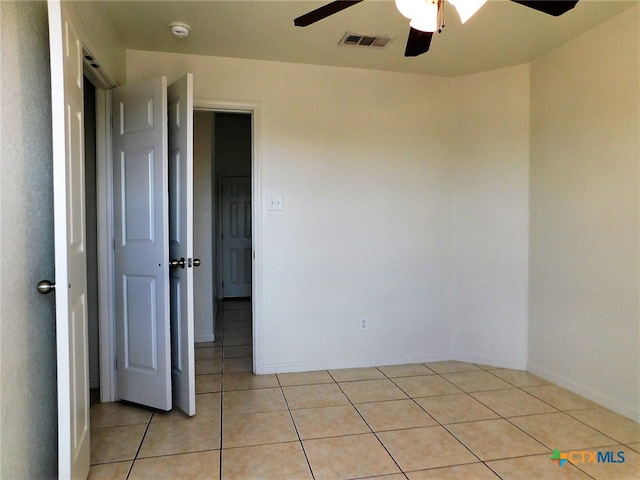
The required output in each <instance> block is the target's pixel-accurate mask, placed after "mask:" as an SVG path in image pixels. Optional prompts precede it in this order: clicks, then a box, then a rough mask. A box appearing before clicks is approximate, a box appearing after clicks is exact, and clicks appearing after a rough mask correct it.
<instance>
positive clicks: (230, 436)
mask: <svg viewBox="0 0 640 480" xmlns="http://www.w3.org/2000/svg"><path fill="white" fill-rule="evenodd" d="M296 440H298V434H297V433H296V429H295V428H294V426H293V422H292V421H291V415H290V414H289V412H288V411H281V412H263V413H249V414H245V415H226V416H225V417H224V419H223V421H222V448H232V447H248V446H251V445H264V444H268V443H283V442H293V441H296Z"/></svg>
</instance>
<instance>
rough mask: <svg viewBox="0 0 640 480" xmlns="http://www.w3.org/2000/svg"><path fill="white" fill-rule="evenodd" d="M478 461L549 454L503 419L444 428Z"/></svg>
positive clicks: (540, 445)
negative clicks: (475, 456)
mask: <svg viewBox="0 0 640 480" xmlns="http://www.w3.org/2000/svg"><path fill="white" fill-rule="evenodd" d="M447 429H448V430H449V431H450V432H451V433H453V434H454V435H455V436H456V437H457V438H458V439H459V440H460V441H461V442H462V443H464V444H465V445H466V446H467V447H468V448H469V449H470V450H471V451H472V452H473V453H475V454H476V455H477V456H478V457H479V458H480V459H481V460H497V459H501V458H509V457H522V456H527V455H535V454H541V453H549V454H550V453H551V450H550V449H549V448H547V447H545V446H544V445H542V444H541V443H539V442H537V441H536V440H534V439H533V438H531V437H530V436H529V435H527V434H526V433H524V432H522V431H521V430H519V429H518V428H517V427H515V426H513V425H511V424H510V423H509V422H507V421H506V420H503V419H497V420H482V421H478V422H468V423H456V424H453V425H447Z"/></svg>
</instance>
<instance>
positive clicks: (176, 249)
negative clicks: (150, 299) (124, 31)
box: [168, 73, 199, 415]
mask: <svg viewBox="0 0 640 480" xmlns="http://www.w3.org/2000/svg"><path fill="white" fill-rule="evenodd" d="M168 100H169V107H168V110H169V250H170V255H171V259H172V265H173V266H172V267H171V269H170V272H169V280H170V283H171V366H172V376H171V377H172V380H173V401H174V404H175V405H176V406H177V407H178V408H180V409H181V410H183V411H184V412H185V413H186V414H187V415H195V413H196V386H195V360H194V333H193V268H194V267H195V266H197V265H199V261H197V259H194V258H193V76H192V75H191V74H190V73H188V74H186V75H185V76H184V77H182V78H181V79H179V80H177V81H175V82H174V83H172V84H171V85H169V90H168Z"/></svg>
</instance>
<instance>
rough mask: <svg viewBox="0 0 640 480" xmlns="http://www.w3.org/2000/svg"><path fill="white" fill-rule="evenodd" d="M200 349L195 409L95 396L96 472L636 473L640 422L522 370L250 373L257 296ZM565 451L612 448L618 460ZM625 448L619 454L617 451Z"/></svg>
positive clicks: (413, 479) (238, 475) (341, 475)
mask: <svg viewBox="0 0 640 480" xmlns="http://www.w3.org/2000/svg"><path fill="white" fill-rule="evenodd" d="M217 325H218V331H217V332H216V337H217V339H218V340H216V342H215V343H212V344H199V345H197V349H196V359H197V360H196V363H197V365H196V373H197V376H196V391H197V393H198V395H197V406H196V409H197V414H196V416H195V417H193V418H188V417H186V416H185V415H184V414H182V413H181V412H176V411H172V412H169V413H161V412H154V411H151V410H147V409H143V408H136V407H132V406H129V405H125V404H119V403H113V404H95V405H94V406H93V407H92V409H91V427H92V431H91V463H92V467H91V472H90V477H89V478H91V479H130V480H134V479H146V478H150V479H154V480H157V479H161V478H167V479H179V478H185V479H204V478H206V479H220V478H222V479H224V480H230V479H242V480H246V479H252V478H271V479H278V480H287V479H295V480H298V479H316V480H323V479H326V480H333V479H355V478H373V477H376V478H384V479H387V480H400V479H409V480H420V479H449V478H461V479H474V480H481V479H494V480H495V479H499V478H502V479H527V480H529V479H536V478H540V479H542V478H568V479H584V480H588V479H613V478H616V479H630V478H636V475H637V472H638V471H639V470H640V453H639V452H640V425H638V424H637V423H635V422H633V421H631V420H629V419H626V418H624V417H621V416H619V415H616V414H614V413H612V412H610V411H608V410H606V409H604V408H601V407H599V406H598V405H596V404H594V403H592V402H590V401H588V400H586V399H584V398H582V397H579V396H577V395H575V394H573V393H571V392H569V391H567V390H565V389H562V388H560V387H558V386H555V385H553V384H550V383H548V382H546V381H544V380H542V379H540V378H538V377H536V376H534V375H531V374H529V373H526V372H521V371H515V370H508V369H501V368H495V367H489V366H483V365H475V364H471V363H462V362H457V361H450V362H435V363H426V364H413V365H397V366H381V367H377V368H373V367H372V368H359V369H346V370H331V371H318V372H305V373H290V374H279V375H264V376H254V375H253V374H252V373H251V368H252V359H251V354H252V347H251V311H250V304H249V302H246V301H245V302H243V301H231V302H225V303H224V305H223V307H222V308H221V309H220V310H219V314H218V322H217ZM554 449H559V450H560V451H561V452H566V453H568V452H570V451H586V450H588V451H592V452H593V451H600V452H611V456H610V457H608V458H611V459H613V460H618V462H608V463H588V462H585V461H580V458H579V457H576V459H577V461H576V462H575V464H573V465H572V464H571V463H566V464H565V465H564V466H562V469H561V470H559V465H558V462H554V461H551V456H552V455H553V451H554ZM621 458H623V459H624V461H623V462H620V461H619V460H620V459H621Z"/></svg>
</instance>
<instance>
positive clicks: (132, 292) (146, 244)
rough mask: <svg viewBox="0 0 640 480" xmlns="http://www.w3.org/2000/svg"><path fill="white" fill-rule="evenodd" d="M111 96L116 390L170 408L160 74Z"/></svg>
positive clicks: (165, 168)
mask: <svg viewBox="0 0 640 480" xmlns="http://www.w3.org/2000/svg"><path fill="white" fill-rule="evenodd" d="M112 98H113V125H114V128H113V156H114V162H113V184H114V185H113V188H114V193H113V195H114V232H115V242H114V243H115V244H114V249H115V250H114V265H115V302H116V345H117V347H116V348H117V358H118V365H117V377H118V378H117V386H118V396H119V397H120V398H121V399H123V400H128V401H131V402H134V403H139V404H142V405H147V406H151V407H155V408H158V409H160V410H170V409H171V405H172V402H171V347H170V343H169V342H170V324H169V321H170V316H169V313H170V310H169V298H170V297H169V266H168V260H169V225H168V218H169V202H168V199H167V195H166V194H165V193H164V192H167V191H168V189H169V185H168V166H167V158H168V157H167V153H168V150H167V147H168V145H167V80H166V78H165V77H159V78H154V79H151V80H146V81H143V82H137V83H135V84H130V85H125V86H122V87H118V88H115V89H114V90H113V97H112Z"/></svg>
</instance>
